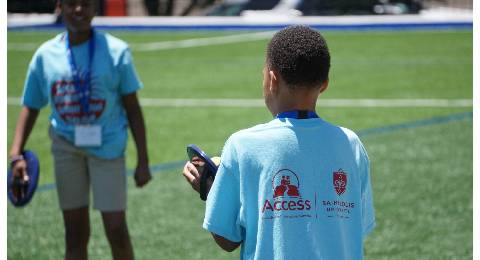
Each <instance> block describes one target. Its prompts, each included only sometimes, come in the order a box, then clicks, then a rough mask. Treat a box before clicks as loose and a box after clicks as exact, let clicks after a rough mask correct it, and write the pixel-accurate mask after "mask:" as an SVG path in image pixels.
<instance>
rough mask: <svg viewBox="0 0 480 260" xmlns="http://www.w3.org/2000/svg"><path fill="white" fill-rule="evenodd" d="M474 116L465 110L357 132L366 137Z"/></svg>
mask: <svg viewBox="0 0 480 260" xmlns="http://www.w3.org/2000/svg"><path fill="white" fill-rule="evenodd" d="M472 118H473V112H463V113H458V114H451V115H448V116H436V117H432V118H429V119H422V120H418V121H412V122H407V123H401V124H394V125H389V126H383V127H375V128H369V129H363V130H360V131H357V134H358V136H360V137H364V136H369V135H377V134H384V133H391V132H394V131H398V130H403V129H411V128H418V127H422V126H431V125H438V124H446V123H450V122H455V121H462V120H466V119H472Z"/></svg>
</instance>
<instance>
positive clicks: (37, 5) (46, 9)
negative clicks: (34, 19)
mask: <svg viewBox="0 0 480 260" xmlns="http://www.w3.org/2000/svg"><path fill="white" fill-rule="evenodd" d="M55 5H56V0H7V12H9V13H53V12H54V11H55Z"/></svg>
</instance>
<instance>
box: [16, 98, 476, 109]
mask: <svg viewBox="0 0 480 260" xmlns="http://www.w3.org/2000/svg"><path fill="white" fill-rule="evenodd" d="M20 103H21V99H20V98H18V97H9V98H8V105H20ZM140 103H141V105H142V106H145V107H240V108H242V107H243V108H249V107H265V103H264V101H263V99H237V98H215V99H213V98H204V99H202V98H142V99H140ZM472 105H473V101H472V99H373V98H368V99H319V100H318V101H317V106H318V107H472Z"/></svg>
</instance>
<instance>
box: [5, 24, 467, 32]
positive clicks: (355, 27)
mask: <svg viewBox="0 0 480 260" xmlns="http://www.w3.org/2000/svg"><path fill="white" fill-rule="evenodd" d="M290 25H294V24H293V23H278V24H233V25H232V24H212V25H209V24H206V25H202V24H197V25H195V24H191V25H161V24H159V25H95V28H97V29H100V30H108V31H111V30H120V31H139V30H147V31H151V30H154V31H176V30H179V31H188V30H193V31H195V30H201V31H222V30H280V29H282V28H285V27H287V26H290ZM308 25H309V26H311V27H313V28H315V29H317V30H322V31H359V30H367V31H377V30H400V31H401V30H444V29H455V30H457V29H470V30H471V29H473V22H430V23H415V22H412V23H384V24H382V23H380V24H378V23H363V24H322V23H311V24H308ZM39 29H40V30H64V29H65V27H64V25H61V24H37V25H25V26H10V27H8V30H9V31H10V30H12V31H23V30H39Z"/></svg>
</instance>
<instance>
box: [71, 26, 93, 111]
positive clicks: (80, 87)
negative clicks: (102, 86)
mask: <svg viewBox="0 0 480 260" xmlns="http://www.w3.org/2000/svg"><path fill="white" fill-rule="evenodd" d="M65 42H66V46H67V55H68V63H69V64H70V70H71V72H72V75H73V84H74V86H75V91H76V92H77V93H78V95H79V96H80V97H79V101H80V105H81V114H82V115H83V116H87V117H88V112H89V111H90V95H91V90H92V87H91V85H90V81H91V71H92V63H93V55H94V54H95V32H94V30H93V29H92V34H91V36H90V40H89V44H88V69H87V74H86V75H85V76H86V77H85V78H84V81H83V84H82V82H81V81H80V76H79V72H78V68H77V63H75V58H74V57H73V51H72V47H71V46H70V42H69V39H68V32H67V33H66V34H65Z"/></svg>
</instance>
